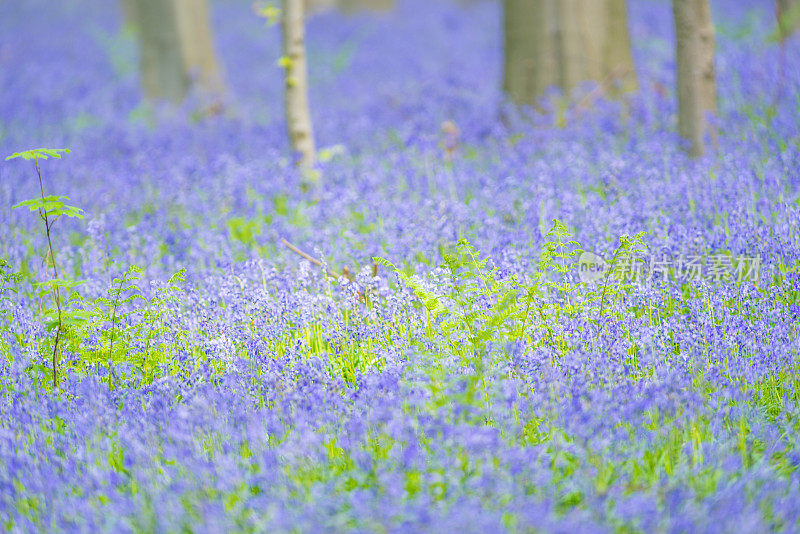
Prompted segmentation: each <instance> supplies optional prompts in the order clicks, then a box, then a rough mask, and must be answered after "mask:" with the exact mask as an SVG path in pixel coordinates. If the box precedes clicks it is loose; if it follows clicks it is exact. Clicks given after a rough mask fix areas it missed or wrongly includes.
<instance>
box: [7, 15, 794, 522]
mask: <svg viewBox="0 0 800 534" xmlns="http://www.w3.org/2000/svg"><path fill="white" fill-rule="evenodd" d="M713 5H714V11H715V15H716V16H717V17H716V19H717V23H718V34H717V78H718V86H719V92H720V116H719V117H718V118H717V121H718V123H717V126H718V128H719V131H720V136H719V139H718V146H717V147H716V149H715V151H714V153H713V154H711V155H709V156H707V157H706V158H705V159H703V160H700V161H692V160H690V159H688V158H687V157H686V156H685V155H684V154H683V153H682V151H681V150H680V148H679V146H680V143H679V140H678V139H677V137H676V134H675V130H676V104H675V98H674V91H673V89H672V87H673V86H674V63H673V59H672V58H673V46H672V28H671V10H670V5H669V2H632V3H631V5H630V10H631V13H630V19H631V21H630V23H631V33H632V40H633V44H634V55H635V60H636V66H637V70H638V74H639V82H640V86H641V91H640V92H639V93H637V94H636V95H631V96H629V97H628V98H627V99H626V100H625V101H624V102H614V101H605V100H598V101H597V102H594V103H593V105H592V107H591V109H588V108H587V107H585V106H584V107H580V106H578V107H575V108H570V109H567V110H564V109H561V108H560V107H558V106H554V108H553V109H552V110H549V111H547V110H545V112H544V113H538V114H535V115H534V114H531V113H528V112H527V111H525V110H517V109H510V108H507V107H506V106H505V104H503V99H502V95H501V93H500V90H499V85H500V84H499V79H500V68H501V65H502V50H501V47H500V43H501V41H502V40H501V38H500V31H501V24H500V21H501V16H500V15H501V13H500V10H499V6H498V5H497V3H495V2H488V1H482V2H474V3H469V4H468V5H466V6H463V5H456V4H455V3H454V2H450V1H441V2H433V1H430V0H407V1H404V2H399V6H398V8H397V11H396V13H394V14H393V15H391V16H375V17H372V16H367V15H359V16H355V17H352V18H346V17H344V16H342V15H340V14H337V13H326V14H323V15H319V16H316V17H314V18H312V19H310V20H309V21H308V53H309V65H310V76H311V95H310V99H311V107H312V113H313V115H314V124H315V126H316V128H317V137H318V144H319V145H320V146H321V147H323V148H322V150H321V152H322V153H323V156H324V157H321V158H320V159H321V162H320V163H319V165H318V168H317V169H316V172H317V173H318V175H319V181H318V182H317V184H312V185H310V186H309V185H308V183H307V182H306V180H305V178H304V176H302V175H301V173H300V172H299V171H298V170H297V169H296V168H294V166H293V165H292V162H291V158H290V157H289V154H288V144H287V141H286V139H285V124H284V120H283V113H282V99H281V95H282V80H281V71H280V68H279V67H278V66H277V65H276V64H275V63H276V60H277V59H278V57H279V55H280V46H279V39H278V37H279V36H278V35H277V34H276V33H275V31H276V30H274V29H269V28H265V27H264V24H263V21H262V20H260V19H259V18H258V17H256V16H254V15H253V12H252V9H251V6H250V2H249V0H228V1H225V2H217V3H216V4H214V9H213V17H214V20H213V22H214V27H215V29H216V35H215V39H216V42H217V45H218V50H219V53H220V58H221V61H222V63H223V65H224V70H225V75H226V80H227V83H228V85H229V89H230V92H231V97H230V101H231V104H230V105H229V107H228V108H227V109H226V110H225V112H224V113H223V114H221V115H219V116H212V117H199V116H197V114H195V113H193V110H194V107H195V106H194V102H193V101H192V99H191V98H190V99H189V101H187V103H186V104H185V106H184V108H182V109H179V110H167V109H160V108H152V107H148V106H145V105H143V104H142V103H141V102H140V93H139V88H138V85H139V82H138V74H137V64H138V60H137V53H136V46H135V43H134V41H133V39H132V37H131V36H130V35H129V34H128V33H126V32H124V31H122V30H121V29H120V28H121V24H120V14H119V13H118V12H117V11H116V3H115V2H105V1H100V0H81V2H59V3H56V5H54V3H53V2H50V1H46V0H26V1H25V2H0V95H2V96H1V97H0V154H3V155H6V154H11V153H12V152H15V151H19V150H23V149H26V148H29V147H34V146H52V147H69V148H70V149H71V153H70V154H69V155H68V156H65V157H64V159H62V160H58V161H51V160H48V161H43V162H41V163H40V165H41V168H42V172H43V174H44V176H45V184H46V187H47V188H48V189H49V192H48V193H49V194H56V193H58V194H66V195H69V197H70V202H71V203H72V204H75V205H76V206H80V207H81V208H83V209H84V210H85V213H86V219H85V221H78V220H69V221H67V220H59V221H58V223H57V225H56V226H55V228H54V232H53V233H54V236H53V239H54V249H55V250H56V251H57V254H58V261H59V266H60V267H61V270H62V271H63V272H64V273H66V274H65V276H69V277H72V278H75V279H80V280H83V281H84V283H83V284H82V285H80V286H78V288H77V289H78V291H79V292H80V295H81V302H83V305H82V306H83V308H84V309H85V310H87V313H89V311H91V310H100V311H94V312H92V313H93V314H94V315H91V317H92V319H91V320H90V321H89V322H88V323H87V324H85V325H83V326H82V327H80V328H78V329H76V330H75V331H74V332H73V333H72V334H71V336H70V337H68V338H67V339H65V341H64V348H63V351H62V361H61V365H62V373H61V374H62V376H61V381H60V384H59V388H58V390H56V391H54V390H53V388H52V387H51V386H49V382H48V380H49V376H48V375H47V367H46V365H47V357H48V347H52V337H53V334H52V331H51V330H48V329H47V327H46V326H47V325H46V324H45V321H44V320H43V318H42V309H43V307H45V306H47V302H44V300H46V299H43V298H42V296H41V295H40V294H39V293H37V292H35V291H33V290H31V282H37V281H39V282H41V281H44V280H46V279H47V277H48V272H47V269H46V263H45V261H44V260H43V259H42V256H43V250H44V248H45V243H46V242H45V238H44V237H43V236H42V233H41V221H39V220H37V218H35V217H31V216H30V214H29V213H22V212H21V210H14V211H12V210H11V209H10V207H11V206H12V205H14V204H17V203H18V202H20V201H22V200H24V199H26V198H29V197H31V196H33V195H35V194H37V193H38V189H37V188H38V182H37V181H36V176H35V174H33V169H32V166H30V165H27V166H26V165H25V164H24V162H17V161H14V162H9V163H7V164H3V165H0V206H5V207H7V208H2V209H0V228H1V229H2V232H0V254H2V258H3V260H4V263H1V264H0V275H2V276H0V530H3V531H12V532H28V531H46V530H51V531H83V532H98V531H109V532H126V531H146V532H166V531H169V532H172V531H191V532H223V531H244V532H317V531H335V532H339V531H343V532H344V531H347V532H373V531H377V532H413V531H438V532H451V531H459V532H494V531H510V532H529V531H535V530H544V531H553V532H580V531H591V532H604V531H643V532H650V531H670V532H685V531H690V532H700V531H733V532H764V531H770V530H778V531H797V530H798V529H800V506H798V503H800V474H799V473H798V469H800V437H799V436H800V378H799V377H800V374H799V373H800V360H799V359H798V350H799V349H800V338H798V334H800V318H799V316H800V230H798V229H800V197H799V196H798V186H800V133H799V132H800V130H798V128H797V125H798V124H800V105H798V98H797V95H798V94H799V93H800V91H798V89H800V70H799V69H798V68H797V65H800V42H798V40H797V38H796V37H794V38H792V39H790V40H788V41H786V42H785V43H783V44H779V43H776V42H773V41H772V40H770V33H771V31H772V27H773V26H774V22H773V18H772V17H773V16H774V15H773V13H772V12H771V10H770V9H768V8H767V7H765V3H763V2H758V1H755V0H748V1H742V0H719V1H716V2H714V4H713ZM557 101H558V100H557V99H555V98H554V99H553V100H549V101H548V102H557ZM443 124H444V125H445V126H443ZM553 219H558V220H559V221H563V222H564V225H559V224H557V225H556V229H557V231H555V233H554V232H550V233H549V234H548V231H550V230H551V227H553V223H552V221H553ZM639 232H645V233H644V235H643V237H642V240H643V243H642V244H643V245H645V246H646V248H647V253H648V254H649V255H650V257H672V258H677V257H720V258H730V259H731V261H733V262H735V261H736V258H740V257H746V258H755V259H758V262H759V268H760V276H759V278H758V280H749V279H741V277H740V278H738V279H737V278H736V277H716V278H708V277H706V278H700V277H698V278H696V279H687V278H685V277H684V278H681V277H670V276H659V277H655V278H654V279H652V280H650V281H648V283H640V284H624V283H622V281H620V280H617V279H615V278H613V277H611V276H606V277H600V278H598V279H595V280H592V281H590V282H585V281H581V280H579V279H578V278H577V275H576V273H577V271H576V270H575V269H572V266H571V265H566V264H565V262H567V261H568V260H569V259H570V258H573V257H575V256H577V252H578V250H577V248H578V247H581V248H583V249H585V250H591V251H593V253H595V254H596V255H597V256H599V257H601V258H604V260H605V261H606V262H607V264H608V265H609V266H610V267H611V268H610V269H609V270H608V272H609V273H612V272H613V267H614V262H613V258H615V257H618V254H617V252H618V251H619V250H621V248H620V245H619V243H620V241H619V237H620V236H624V235H635V234H638V233H639ZM554 236H555V237H554ZM282 240H286V241H287V242H288V243H291V244H293V245H294V246H296V247H298V248H299V249H300V250H302V251H304V252H305V253H307V254H308V255H310V256H312V257H313V258H316V259H317V260H318V262H319V263H321V264H322V265H323V266H322V268H320V266H319V265H317V264H316V263H312V262H309V261H307V260H306V259H305V258H303V257H302V256H300V255H298V254H297V253H295V252H294V251H293V250H292V249H290V248H289V247H288V246H286V245H285V244H284V243H283V241H282ZM462 240H466V241H468V242H469V243H472V245H474V248H472V247H471V246H470V247H465V246H463V243H464V242H466V241H462ZM572 240H574V242H573V241H572ZM459 242H460V243H462V245H461V246H460V245H457V243H459ZM626 242H627V240H625V241H623V243H626ZM575 243H579V245H578V244H575ZM626 250H627V249H626ZM471 254H472V255H473V256H471ZM376 257H379V258H385V259H386V260H387V261H386V262H381V261H375V260H374V258H376ZM389 262H391V264H392V265H394V266H397V269H396V270H393V269H391V268H389V266H388V265H389ZM131 265H137V266H139V267H140V268H141V271H142V272H141V274H140V275H137V276H133V275H131V277H130V280H132V282H131V285H130V286H127V285H126V286H124V287H123V285H122V284H121V283H120V284H119V285H118V286H115V282H114V281H115V280H122V278H121V277H122V276H123V273H125V272H127V270H128V268H129V267H130V266H131ZM345 268H347V270H346V271H345ZM182 270H185V271H182ZM131 272H133V271H131ZM175 273H178V274H177V275H176V274H175ZM340 273H341V274H340ZM545 279H547V280H549V282H548V283H546V284H545V283H544V282H542V280H545ZM125 280H126V284H127V283H128V282H127V280H129V279H128V278H125ZM113 287H119V288H120V289H119V290H118V291H117V293H113ZM123 290H124V291H123ZM123 293H124V295H123ZM134 294H135V295H139V296H141V298H137V299H133V298H130V299H128V300H127V301H125V303H124V305H123V304H120V305H119V312H118V311H117V307H113V310H114V313H113V314H112V313H111V312H110V310H111V307H110V306H105V307H103V306H100V305H99V304H96V303H102V302H106V301H103V300H102V299H103V298H106V299H110V297H109V295H115V296H116V297H120V295H122V296H126V297H127V296H130V295H134ZM116 297H115V298H116ZM111 300H113V299H111ZM119 300H120V302H122V300H125V299H122V298H121V297H120V299H119ZM93 303H94V304H93ZM93 306H94V307H93ZM111 339H113V340H114V341H113V342H111V343H109V340H111Z"/></svg>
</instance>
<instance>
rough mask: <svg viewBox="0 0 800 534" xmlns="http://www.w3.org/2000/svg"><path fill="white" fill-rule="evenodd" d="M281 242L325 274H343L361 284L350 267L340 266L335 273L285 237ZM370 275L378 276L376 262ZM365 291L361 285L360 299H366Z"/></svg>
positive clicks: (337, 275)
mask: <svg viewBox="0 0 800 534" xmlns="http://www.w3.org/2000/svg"><path fill="white" fill-rule="evenodd" d="M281 243H283V244H284V245H285V246H286V247H287V248H288V249H289V250H291V251H292V252H294V253H295V254H297V255H298V256H300V257H301V258H303V259H304V260H307V261H310V262H311V263H313V264H314V265H316V266H317V267H320V268H321V269H322V271H323V272H324V273H325V274H326V275H328V276H332V277H334V278H337V277H339V276H344V277H345V278H347V280H348V281H349V282H351V283H354V284H358V285H359V286H361V284H359V283H358V281H356V277H355V276H354V275H353V274H352V273H351V272H350V269H348V268H347V267H346V266H345V267H344V268H342V272H341V273H340V274H337V273H336V272H334V271H331V270H330V269H328V268H326V267H325V264H324V263H322V262H321V261H320V260H318V259H317V258H315V257H314V256H312V255H310V254H308V253H306V252H303V251H302V250H300V249H299V248H297V247H296V246H294V245H292V244H291V243H289V242H288V241H287V240H286V239H284V238H281ZM372 276H373V277H375V276H378V265H377V264H376V263H373V264H372ZM366 291H367V289H366V288H365V287H363V286H361V290H360V291H359V292H358V295H359V297H361V299H363V300H365V301H366V296H365V294H366Z"/></svg>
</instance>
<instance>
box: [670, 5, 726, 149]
mask: <svg viewBox="0 0 800 534" xmlns="http://www.w3.org/2000/svg"><path fill="white" fill-rule="evenodd" d="M673 11H674V16H675V36H676V47H675V54H676V65H677V85H678V91H677V92H678V131H679V133H680V135H681V137H683V138H684V139H686V140H687V142H688V143H689V146H688V150H689V154H690V155H691V156H692V157H700V156H702V155H703V154H704V153H705V140H706V137H708V136H710V137H711V138H712V139H713V131H712V129H711V127H710V125H709V122H708V115H710V114H715V113H716V111H717V89H716V79H715V74H714V26H713V23H712V21H711V9H710V7H709V4H708V0H673Z"/></svg>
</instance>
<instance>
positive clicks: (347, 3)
mask: <svg viewBox="0 0 800 534" xmlns="http://www.w3.org/2000/svg"><path fill="white" fill-rule="evenodd" d="M339 7H340V8H341V10H342V11H344V12H345V13H355V12H357V11H363V10H367V9H369V10H372V11H389V10H391V9H394V0H339Z"/></svg>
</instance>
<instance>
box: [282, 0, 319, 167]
mask: <svg viewBox="0 0 800 534" xmlns="http://www.w3.org/2000/svg"><path fill="white" fill-rule="evenodd" d="M303 8H304V2H303V0H285V1H284V4H283V54H284V58H285V62H284V64H285V69H286V72H285V76H286V79H285V85H286V95H285V96H286V124H287V126H288V129H289V141H290V143H291V147H292V150H293V151H294V152H297V153H299V154H300V161H299V163H300V165H301V166H303V167H310V166H312V165H314V163H315V161H316V149H315V146H314V133H313V130H312V126H311V113H310V111H309V107H308V66H307V65H306V50H305V20H304V13H303Z"/></svg>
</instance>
